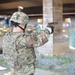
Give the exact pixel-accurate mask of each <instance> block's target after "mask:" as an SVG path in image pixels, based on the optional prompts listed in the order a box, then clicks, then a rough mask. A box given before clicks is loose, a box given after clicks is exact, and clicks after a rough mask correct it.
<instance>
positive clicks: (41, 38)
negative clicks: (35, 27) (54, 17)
mask: <svg viewBox="0 0 75 75" xmlns="http://www.w3.org/2000/svg"><path fill="white" fill-rule="evenodd" d="M51 32H52V31H51V28H49V27H47V28H46V29H45V30H43V31H40V32H39V33H37V32H35V33H34V35H33V38H34V44H33V46H34V47H39V46H42V45H44V44H45V43H47V42H48V40H49V36H50V34H51Z"/></svg>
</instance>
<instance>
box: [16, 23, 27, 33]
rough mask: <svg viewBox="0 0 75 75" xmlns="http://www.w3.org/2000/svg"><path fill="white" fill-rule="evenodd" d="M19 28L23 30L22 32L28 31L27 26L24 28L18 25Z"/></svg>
mask: <svg viewBox="0 0 75 75" xmlns="http://www.w3.org/2000/svg"><path fill="white" fill-rule="evenodd" d="M17 26H18V27H19V28H21V29H22V30H23V32H25V29H26V26H27V24H26V25H25V27H24V28H22V27H21V26H19V25H17Z"/></svg>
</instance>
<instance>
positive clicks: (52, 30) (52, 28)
mask: <svg viewBox="0 0 75 75" xmlns="http://www.w3.org/2000/svg"><path fill="white" fill-rule="evenodd" d="M47 27H49V28H51V32H50V33H51V34H52V33H53V32H54V27H53V26H47Z"/></svg>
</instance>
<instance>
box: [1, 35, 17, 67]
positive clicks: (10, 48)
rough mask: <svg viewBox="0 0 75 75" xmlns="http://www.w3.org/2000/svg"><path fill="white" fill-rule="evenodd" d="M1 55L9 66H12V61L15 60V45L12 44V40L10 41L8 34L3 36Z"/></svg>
mask: <svg viewBox="0 0 75 75" xmlns="http://www.w3.org/2000/svg"><path fill="white" fill-rule="evenodd" d="M2 48H3V57H4V60H5V62H6V63H7V64H8V65H9V66H10V67H14V63H15V62H14V61H15V60H16V58H17V57H16V54H17V53H16V52H14V51H15V46H14V42H13V41H12V39H10V38H9V36H7V35H5V36H4V37H3V45H2Z"/></svg>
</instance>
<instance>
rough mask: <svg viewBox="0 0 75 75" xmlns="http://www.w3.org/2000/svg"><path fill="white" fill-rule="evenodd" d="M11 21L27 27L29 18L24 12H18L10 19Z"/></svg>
mask: <svg viewBox="0 0 75 75" xmlns="http://www.w3.org/2000/svg"><path fill="white" fill-rule="evenodd" d="M10 21H13V22H16V23H20V24H24V25H26V24H27V23H28V21H29V17H28V16H27V14H25V13H24V12H21V11H17V12H15V13H13V15H12V16H11V18H10Z"/></svg>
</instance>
